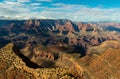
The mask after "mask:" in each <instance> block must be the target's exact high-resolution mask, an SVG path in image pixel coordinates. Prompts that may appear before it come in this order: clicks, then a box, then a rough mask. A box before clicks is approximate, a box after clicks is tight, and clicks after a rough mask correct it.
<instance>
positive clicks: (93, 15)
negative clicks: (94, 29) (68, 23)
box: [0, 0, 120, 22]
mask: <svg viewBox="0 0 120 79" xmlns="http://www.w3.org/2000/svg"><path fill="white" fill-rule="evenodd" d="M0 19H69V20H72V21H77V22H98V21H117V22H119V21H120V0H0Z"/></svg>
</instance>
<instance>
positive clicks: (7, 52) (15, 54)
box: [0, 43, 84, 79]
mask: <svg viewBox="0 0 120 79" xmlns="http://www.w3.org/2000/svg"><path fill="white" fill-rule="evenodd" d="M23 57H24V56H23V55H21V54H19V50H17V48H16V47H14V44H13V43H10V44H8V45H6V46H5V47H3V48H2V49H0V64H1V65H0V78H1V79H29V78H30V79H44V78H46V79H49V78H52V79H54V78H56V79H60V78H67V79H76V78H79V79H84V78H83V74H82V71H81V72H80V71H79V73H81V74H78V73H77V72H78V71H75V73H76V74H75V73H71V72H70V69H69V68H64V67H63V68H50V69H49V68H39V67H37V69H34V68H31V67H30V65H29V66H27V62H28V61H27V62H26V60H27V59H26V58H23ZM28 63H29V64H31V63H32V62H31V61H29V62H28ZM32 66H35V64H32ZM73 66H74V65H73Z"/></svg>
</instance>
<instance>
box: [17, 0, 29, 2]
mask: <svg viewBox="0 0 120 79" xmlns="http://www.w3.org/2000/svg"><path fill="white" fill-rule="evenodd" d="M17 1H18V2H30V0H17Z"/></svg>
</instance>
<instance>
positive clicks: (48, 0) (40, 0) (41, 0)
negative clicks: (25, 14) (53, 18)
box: [35, 0, 52, 2]
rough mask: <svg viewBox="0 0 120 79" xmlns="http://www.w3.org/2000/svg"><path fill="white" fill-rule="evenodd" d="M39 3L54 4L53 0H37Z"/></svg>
mask: <svg viewBox="0 0 120 79" xmlns="http://www.w3.org/2000/svg"><path fill="white" fill-rule="evenodd" d="M35 1H37V2H52V0H35Z"/></svg>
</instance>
